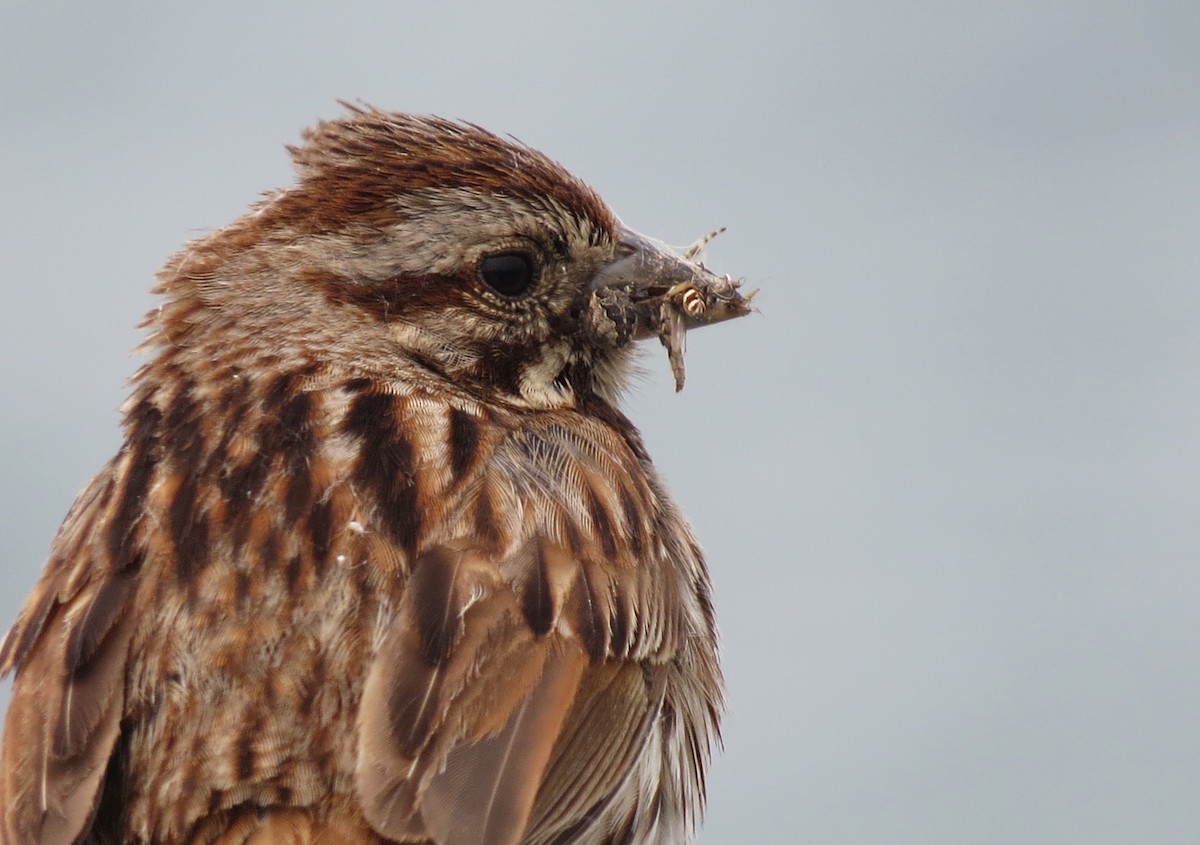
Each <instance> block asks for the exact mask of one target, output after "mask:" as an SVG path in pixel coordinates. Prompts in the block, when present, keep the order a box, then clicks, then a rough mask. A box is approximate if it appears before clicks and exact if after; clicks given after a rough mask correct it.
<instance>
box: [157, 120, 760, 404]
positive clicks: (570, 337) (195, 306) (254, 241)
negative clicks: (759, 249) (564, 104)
mask: <svg viewBox="0 0 1200 845" xmlns="http://www.w3.org/2000/svg"><path fill="white" fill-rule="evenodd" d="M290 149H291V153H292V156H293V158H294V160H295V164H296V168H297V173H298V178H297V181H296V184H295V185H294V186H292V187H291V188H288V189H286V190H283V191H280V192H278V193H275V194H273V195H270V196H268V197H267V198H266V199H265V200H264V201H263V202H262V203H260V204H259V205H258V206H256V207H255V208H254V209H252V210H251V212H250V213H248V214H247V215H246V216H245V217H243V218H242V219H241V220H239V221H237V222H236V223H234V224H232V225H231V226H229V227H227V228H225V229H222V230H220V231H217V232H215V233H214V234H212V235H210V236H209V237H207V238H204V239H201V240H199V241H196V242H193V243H192V244H190V245H189V246H188V248H187V249H185V250H184V251H183V252H182V253H181V254H180V255H179V256H178V257H177V258H176V259H175V260H174V261H173V262H172V263H171V264H169V265H168V266H167V268H166V269H165V270H164V271H163V274H162V281H163V285H162V287H161V288H160V290H161V291H162V292H164V293H165V294H166V296H167V299H168V305H167V306H166V307H165V309H164V311H163V318H162V319H161V320H159V321H158V322H159V324H160V325H159V328H160V331H161V332H163V333H164V334H166V335H168V336H169V339H170V342H171V343H172V344H173V345H176V346H178V345H181V344H187V343H194V342H197V339H198V338H203V336H204V331H203V330H204V328H205V327H208V326H212V325H215V324H220V325H221V330H220V332H219V333H220V334H221V336H222V337H223V338H224V342H229V338H230V337H232V336H240V337H242V338H244V340H245V342H247V343H249V344H251V345H252V346H254V348H261V349H262V350H263V354H265V355H268V356H276V357H304V355H305V354H306V353H305V351H304V350H306V349H307V350H309V352H310V353H311V352H313V351H314V350H319V354H314V355H313V357H314V358H316V359H318V360H320V361H322V362H326V363H328V362H330V361H338V362H340V363H341V364H342V365H343V366H344V367H345V368H346V369H347V371H348V372H356V371H357V372H361V373H362V374H365V375H369V376H372V377H378V378H383V379H387V378H389V377H395V376H397V375H400V374H408V375H411V372H412V370H413V369H414V368H415V369H416V370H419V371H420V372H422V373H423V374H424V376H423V377H426V376H428V377H432V378H445V379H447V380H450V381H452V382H453V383H454V384H455V385H457V386H458V387H460V388H464V389H468V390H472V391H474V392H478V393H481V394H483V395H485V396H487V398H488V399H489V400H492V401H501V402H506V403H510V404H514V405H520V406H525V407H534V408H552V407H564V406H566V407H569V406H571V405H573V404H575V403H576V402H577V401H578V399H579V397H580V396H581V395H582V394H584V393H585V392H594V393H597V394H599V395H601V396H603V397H605V398H612V396H613V395H614V394H615V393H617V392H618V391H619V390H620V388H621V386H622V384H623V382H624V380H625V378H626V374H627V372H628V369H629V359H630V357H631V356H630V347H631V341H633V340H637V339H640V338H642V337H649V336H655V335H658V336H660V337H662V338H663V340H664V343H666V344H667V345H668V348H671V349H672V351H673V353H674V352H675V349H674V348H672V344H674V346H675V347H679V340H680V339H681V337H682V331H683V330H684V329H686V328H687V327H690V326H695V325H700V324H703V323H707V322H715V321H717V320H720V319H726V318H728V317H732V316H739V315H740V314H743V313H746V312H747V311H748V310H749V308H748V307H747V306H746V305H745V303H746V299H745V298H743V297H742V296H741V295H740V294H739V293H738V292H737V290H736V287H737V285H736V283H734V282H732V281H731V280H729V279H728V277H724V278H718V277H716V276H714V275H713V274H711V273H709V272H708V271H707V270H706V269H705V268H703V266H702V265H700V264H699V263H696V262H694V261H693V260H692V259H693V258H694V256H693V255H692V254H690V253H683V254H676V253H675V252H674V251H672V250H671V249H669V248H667V247H665V246H664V245H662V244H659V243H657V242H654V241H652V240H650V239H648V238H645V237H643V236H641V235H638V234H637V233H635V232H633V231H631V230H629V229H627V228H626V227H624V226H623V225H622V224H621V223H620V221H619V220H618V219H617V218H616V216H615V215H614V214H613V213H612V211H610V210H609V208H608V207H607V205H605V203H604V202H603V201H602V200H601V199H600V197H599V196H598V195H597V194H596V193H595V192H594V191H593V190H592V189H591V188H589V187H588V186H587V185H585V184H584V183H583V182H581V181H579V180H578V179H576V178H575V177H574V176H572V175H571V174H569V173H568V172H567V171H566V170H564V169H563V168H562V167H561V166H560V165H558V164H557V163H555V162H554V161H552V160H550V159H549V158H547V157H546V156H545V155H543V154H542V153H540V152H537V151H536V150H533V149H531V148H529V147H527V146H524V145H522V144H520V143H518V142H515V141H513V140H511V139H507V138H502V137H500V136H498V135H494V134H492V133H490V132H487V131H485V130H483V129H481V128H479V127H477V126H474V125H471V124H465V123H457V122H452V121H447V120H442V119H438V118H428V117H413V116H409V115H403V114H391V113H385V112H380V111H376V110H373V109H365V108H357V107H351V109H350V113H349V114H348V115H346V116H344V117H342V118H340V119H337V120H332V121H326V122H322V123H320V124H318V125H317V126H316V127H315V128H313V129H311V130H309V131H308V132H307V133H306V134H305V137H304V143H303V144H302V145H300V146H297V147H294V148H290ZM673 362H674V357H673ZM680 366H681V365H680ZM680 373H681V370H680V371H678V373H677V378H680V377H681V376H680V375H679V374H680Z"/></svg>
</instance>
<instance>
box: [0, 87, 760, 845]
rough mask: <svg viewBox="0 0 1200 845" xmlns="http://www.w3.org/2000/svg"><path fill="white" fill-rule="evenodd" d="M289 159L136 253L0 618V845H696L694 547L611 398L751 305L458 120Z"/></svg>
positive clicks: (398, 121) (389, 119)
mask: <svg viewBox="0 0 1200 845" xmlns="http://www.w3.org/2000/svg"><path fill="white" fill-rule="evenodd" d="M292 155H293V158H294V159H295V162H296V166H297V170H298V178H297V182H296V184H295V185H294V186H293V187H291V188H289V189H287V190H284V191H281V192H279V193H276V194H274V195H272V196H269V197H268V198H267V199H265V200H264V201H263V202H261V203H260V204H259V205H257V206H256V207H254V208H253V209H251V211H250V212H249V213H248V214H247V215H246V216H244V217H243V218H241V219H240V220H238V221H237V222H235V223H233V224H232V225H230V226H228V227H227V228H225V229H222V230H220V231H217V232H215V233H213V234H212V235H210V236H208V237H205V238H202V239H200V240H198V241H195V242H193V243H191V244H189V245H188V246H187V247H186V248H185V249H184V250H183V251H182V252H181V253H180V254H179V255H178V256H176V257H175V258H174V259H172V260H171V262H169V263H168V265H167V266H166V268H165V269H164V270H163V271H162V273H161V274H160V281H161V284H160V286H159V288H158V292H159V293H160V294H161V295H162V297H163V304H162V306H161V307H160V308H159V309H158V310H157V311H155V312H154V313H152V314H151V315H150V317H149V318H148V320H147V326H148V327H149V329H150V332H151V334H150V337H149V339H148V340H147V343H146V347H147V349H148V350H149V352H150V360H149V362H148V363H147V364H146V365H145V366H144V367H143V368H142V369H141V371H140V372H139V373H138V374H137V376H136V377H135V380H134V388H133V393H132V395H131V397H130V398H129V400H128V402H127V404H126V406H125V408H124V414H125V435H126V436H125V443H124V445H123V446H122V448H121V450H120V451H119V452H118V454H117V455H116V457H114V458H113V459H112V461H111V462H110V463H109V465H108V466H107V467H106V468H105V469H104V470H103V471H101V473H100V474H99V475H97V476H96V478H95V479H94V480H93V481H92V482H91V484H90V485H89V486H88V488H87V489H86V490H85V491H84V493H83V494H82V495H81V496H80V497H79V499H78V500H77V501H76V503H75V505H74V507H73V508H72V510H71V512H70V513H69V514H68V516H67V518H66V520H65V522H64V523H63V526H62V528H61V530H60V532H59V534H58V537H57V538H56V539H55V542H54V545H53V547H52V551H51V555H50V560H49V562H48V564H47V566H46V570H45V573H44V574H43V576H42V579H41V581H40V582H39V583H38V585H37V587H36V589H35V590H34V593H33V595H32V596H31V597H30V598H29V600H28V602H27V603H26V605H25V608H24V610H23V611H22V613H21V615H20V617H19V618H18V619H17V622H16V624H15V625H14V626H13V628H12V630H11V631H10V633H9V635H8V637H7V639H6V640H5V641H4V644H3V647H2V648H0V668H2V669H3V671H5V672H15V675H16V679H15V684H14V688H13V697H12V703H11V705H10V708H9V712H8V717H7V722H6V725H5V734H4V741H3V749H2V753H0V811H2V819H3V822H2V825H0V843H3V845H18V843H20V844H21V845H24V843H37V845H72V843H114V842H122V843H138V844H139V845H167V843H181V845H182V843H187V844H188V845H210V844H215V843H221V845H247V843H254V845H265V844H266V843H277V842H287V843H294V844H295V845H300V843H313V845H317V844H318V843H319V844H320V845H342V843H346V845H349V843H381V842H385V841H397V842H413V843H418V842H419V843H434V845H515V843H527V845H568V843H595V844H596V845H600V843H613V845H616V843H647V844H648V843H677V842H688V841H691V840H692V838H693V834H694V827H695V825H696V823H697V820H698V817H699V814H700V812H701V810H702V807H703V802H704V771H705V767H706V764H707V762H708V758H709V754H710V752H711V750H712V747H713V745H714V743H715V742H716V741H717V737H718V728H717V725H718V718H719V715H720V711H721V678H720V671H719V668H718V664H717V653H716V631H715V623H714V619H713V613H712V606H711V603H710V599H709V584H708V576H707V573H706V570H705V567H704V561H703V557H702V555H701V552H700V549H699V547H698V545H697V543H696V541H695V539H694V538H693V536H692V534H691V531H690V530H689V528H688V527H687V524H686V523H685V522H684V520H683V519H682V517H681V516H680V515H679V513H678V511H677V510H676V508H675V506H674V504H673V503H672V502H671V500H670V498H669V496H668V495H667V493H666V492H665V491H664V489H663V487H662V484H661V483H660V481H659V479H658V477H657V475H656V474H655V471H654V469H653V467H652V465H651V463H650V459H649V457H648V456H647V454H646V451H645V448H644V447H643V445H642V442H641V439H640V438H639V436H638V433H637V431H636V429H635V428H634V427H633V426H632V424H631V423H630V422H629V421H628V420H627V419H626V418H625V417H624V416H623V415H622V413H621V412H620V410H619V409H618V407H617V393H618V391H619V390H620V389H621V386H622V384H623V383H624V379H625V377H626V373H627V371H628V368H629V360H630V357H631V349H632V341H634V340H636V339H638V338H641V337H646V336H653V335H655V334H659V335H661V336H662V337H663V338H664V342H667V341H668V339H669V341H670V345H671V348H672V356H673V361H674V360H675V358H676V356H677V355H681V351H679V350H681V336H680V333H681V332H682V330H683V328H685V327H694V326H695V325H700V324H703V323H705V322H715V321H717V320H721V319H725V318H727V317H730V316H738V315H740V314H742V313H745V312H746V310H748V309H747V307H746V304H745V303H746V300H745V299H744V298H742V297H741V295H740V294H739V293H738V292H737V290H736V284H735V283H733V282H731V281H730V280H729V279H728V278H727V277H725V278H723V279H721V278H717V277H715V276H712V275H711V274H709V273H708V272H707V271H706V270H704V269H703V267H702V266H700V265H698V264H695V263H693V262H692V259H693V258H694V255H693V254H691V253H685V254H684V255H681V256H676V255H674V254H672V253H670V252H669V251H666V250H665V248H663V247H660V246H658V245H655V244H653V243H651V242H649V241H647V240H645V239H643V238H641V237H640V236H638V235H636V233H633V232H630V231H629V230H627V229H625V228H624V227H622V226H621V224H620V223H619V221H618V220H617V219H616V218H615V217H614V215H613V214H612V212H611V211H609V210H608V208H607V206H606V205H605V204H604V203H603V202H602V201H601V200H600V198H599V197H598V196H597V195H596V194H595V193H594V192H592V191H591V190H590V189H589V188H588V187H587V186H585V185H584V184H583V183H581V182H579V181H578V180H576V179H575V178H574V177H572V176H570V175H569V174H568V173H566V172H565V171H564V170H563V169H562V168H561V167H559V166H558V165H556V164H555V163H554V162H552V161H550V160H549V159H547V158H546V157H545V156H543V155H541V154H540V153H538V152H536V151H534V150H531V149H529V148H527V147H524V146H521V145H519V144H517V143H515V142H512V141H509V140H506V139H503V138H500V137H498V136H495V135H492V134H490V133H488V132H486V131H484V130H482V129H479V128H478V127H475V126H471V125H468V124H460V123H453V122H448V121H443V120H439V119H435V118H418V117H410V116H406V115H398V114H388V113H383V112H379V111H375V110H372V109H365V108H351V109H350V113H349V114H348V115H346V116H345V117H343V118H341V119H338V120H334V121H329V122H324V123H321V124H319V125H318V126H317V127H316V128H315V129H313V130H311V131H310V132H308V133H307V135H306V138H305V143H304V144H303V145H302V146H300V147H298V148H296V149H293V150H292ZM677 376H678V378H679V379H680V383H682V363H681V359H680V363H679V368H678V371H677Z"/></svg>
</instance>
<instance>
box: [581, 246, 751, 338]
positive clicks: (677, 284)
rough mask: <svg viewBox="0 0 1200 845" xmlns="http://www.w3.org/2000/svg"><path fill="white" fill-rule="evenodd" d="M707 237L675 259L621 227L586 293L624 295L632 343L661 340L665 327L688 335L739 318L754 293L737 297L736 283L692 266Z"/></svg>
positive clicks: (665, 249) (665, 248)
mask: <svg viewBox="0 0 1200 845" xmlns="http://www.w3.org/2000/svg"><path fill="white" fill-rule="evenodd" d="M713 234H714V235H715V234H716V233H713ZM712 237H713V235H709V236H707V237H705V238H702V239H701V240H700V241H697V242H696V243H695V244H694V245H693V246H691V247H688V248H687V249H685V250H683V254H682V255H680V254H676V253H675V252H674V251H672V250H671V248H670V247H668V246H666V245H665V244H661V243H657V242H656V241H654V240H652V239H650V238H647V237H645V236H644V235H640V234H638V233H637V232H635V231H633V230H632V229H628V228H625V227H621V229H620V230H619V240H618V244H617V255H616V257H615V258H614V259H613V260H612V261H611V262H609V263H608V264H606V265H604V266H603V267H601V268H600V269H599V270H598V271H597V272H596V274H595V275H594V276H593V277H592V283H591V285H590V289H591V290H592V291H596V290H599V289H600V288H615V289H617V290H621V291H623V292H624V293H625V294H626V295H628V297H629V301H630V303H631V304H632V306H633V308H634V310H635V312H636V315H637V329H636V331H635V333H634V338H635V339H637V340H642V339H645V338H648V337H662V336H663V331H664V329H663V326H664V323H666V322H672V323H678V321H679V320H680V319H681V320H682V328H683V329H685V330H688V329H694V328H699V327H700V326H707V325H711V324H713V323H720V322H723V321H724V320H730V319H733V318H734V317H742V316H745V315H746V314H749V313H750V311H751V310H752V309H751V308H750V300H751V299H753V298H754V294H755V293H757V291H752V292H751V293H750V295H749V296H743V295H742V293H741V291H740V290H739V288H740V287H741V282H739V281H735V280H733V279H731V278H730V277H729V276H717V275H714V274H713V273H711V272H709V270H708V269H707V268H706V267H705V266H704V265H703V264H701V263H700V262H699V261H696V260H694V259H696V258H697V257H698V256H699V254H700V252H701V250H703V248H704V246H705V245H706V244H707V243H708V241H709V240H711V239H712Z"/></svg>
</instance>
